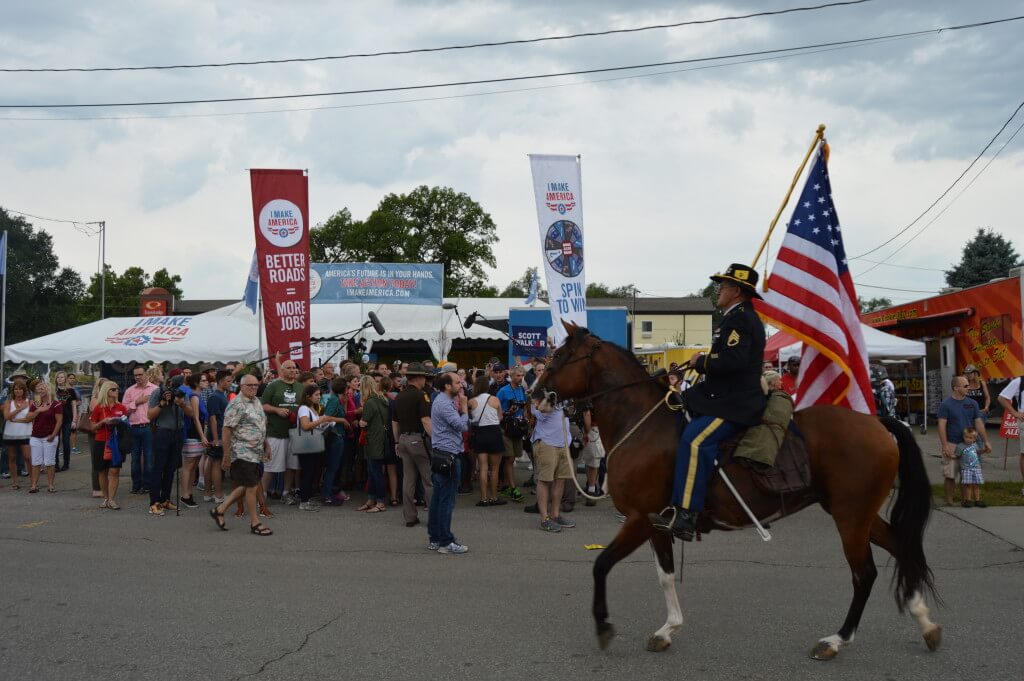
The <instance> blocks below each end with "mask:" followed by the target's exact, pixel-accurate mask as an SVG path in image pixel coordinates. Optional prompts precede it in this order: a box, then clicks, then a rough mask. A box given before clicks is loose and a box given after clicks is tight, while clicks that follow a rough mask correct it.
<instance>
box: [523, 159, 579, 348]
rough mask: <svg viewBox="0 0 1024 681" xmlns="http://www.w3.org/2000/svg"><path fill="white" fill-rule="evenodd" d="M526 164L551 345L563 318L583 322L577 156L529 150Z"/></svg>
mask: <svg viewBox="0 0 1024 681" xmlns="http://www.w3.org/2000/svg"><path fill="white" fill-rule="evenodd" d="M530 169H531V171H532V172H533V192H534V195H535V197H536V200H537V223H538V224H539V226H540V247H541V255H542V257H543V259H544V271H545V274H546V279H547V285H548V301H549V303H550V305H551V327H552V328H551V331H552V339H553V340H554V347H557V346H559V345H561V344H562V342H563V341H564V340H565V338H566V335H567V334H566V331H565V327H564V326H562V322H563V321H566V322H574V323H575V324H577V325H579V326H586V325H587V281H586V273H585V271H584V266H583V265H584V259H583V196H582V177H581V172H580V159H579V157H578V156H551V155H546V154H530Z"/></svg>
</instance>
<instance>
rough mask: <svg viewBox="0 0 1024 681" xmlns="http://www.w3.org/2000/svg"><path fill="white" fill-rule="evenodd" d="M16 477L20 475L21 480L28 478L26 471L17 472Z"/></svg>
mask: <svg viewBox="0 0 1024 681" xmlns="http://www.w3.org/2000/svg"><path fill="white" fill-rule="evenodd" d="M18 475H20V476H21V477H23V478H27V477H28V471H18Z"/></svg>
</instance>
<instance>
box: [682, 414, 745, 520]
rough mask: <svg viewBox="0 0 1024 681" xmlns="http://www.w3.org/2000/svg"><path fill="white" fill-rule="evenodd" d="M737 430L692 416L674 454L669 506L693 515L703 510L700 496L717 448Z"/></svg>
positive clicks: (715, 420)
mask: <svg viewBox="0 0 1024 681" xmlns="http://www.w3.org/2000/svg"><path fill="white" fill-rule="evenodd" d="M741 428H742V426H740V425H739V424H736V423H733V422H732V421H726V420H724V419H720V418H716V417H714V416H695V417H694V418H693V420H692V421H690V422H689V423H688V424H687V425H686V428H685V429H684V430H683V436H682V437H681V438H680V439H679V450H678V451H677V452H676V477H675V486H674V487H673V488H672V503H673V504H675V505H676V506H681V507H683V508H685V509H688V510H690V511H695V512H700V511H703V510H704V494H705V492H707V487H708V478H710V477H711V473H712V472H713V471H714V468H715V459H716V458H718V445H719V443H721V442H722V441H723V440H725V439H727V438H730V437H732V436H733V435H735V434H736V433H738V432H739V431H740V429H741Z"/></svg>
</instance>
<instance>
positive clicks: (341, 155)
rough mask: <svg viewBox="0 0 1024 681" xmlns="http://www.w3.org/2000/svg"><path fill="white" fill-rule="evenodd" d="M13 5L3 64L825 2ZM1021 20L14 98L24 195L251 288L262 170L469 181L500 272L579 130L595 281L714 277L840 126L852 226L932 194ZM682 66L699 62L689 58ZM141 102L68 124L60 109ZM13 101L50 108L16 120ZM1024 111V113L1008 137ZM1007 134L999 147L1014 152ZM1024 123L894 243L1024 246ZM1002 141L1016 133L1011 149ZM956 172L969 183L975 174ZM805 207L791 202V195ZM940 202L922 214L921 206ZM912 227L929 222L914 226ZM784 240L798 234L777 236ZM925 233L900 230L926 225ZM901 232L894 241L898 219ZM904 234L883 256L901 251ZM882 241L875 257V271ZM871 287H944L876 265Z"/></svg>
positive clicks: (263, 52) (30, 82) (310, 69)
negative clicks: (346, 93)
mask: <svg viewBox="0 0 1024 681" xmlns="http://www.w3.org/2000/svg"><path fill="white" fill-rule="evenodd" d="M326 4H327V3H321V2H289V3H280V2H245V3H223V2H222V3H214V2H201V1H198V0H181V1H178V2H163V3H124V2H113V1H102V0H97V1H94V2H90V3H79V2H70V1H68V2H40V3H35V4H31V5H30V4H29V3H5V6H4V7H3V9H0V66H3V67H6V68H12V67H40V66H111V65H140V64H168V63H190V62H204V61H230V60H253V59H267V58H271V59H272V58H284V57H294V56H312V55H322V54H340V53H348V52H357V51H376V50H386V49H403V48H410V47H430V46H438V45H446V44H455V43H463V42H477V41H491V40H503V39H514V38H526V37H534V36H539V35H546V34H563V33H572V32H579V31H593V30H603V29H607V28H623V27H631V26H639V25H644V24H651V23H664V22H676V21H683V20H686V19H691V18H707V17H714V16H724V15H730V14H742V13H747V12H752V11H762V10H764V9H769V8H771V9H777V8H784V7H793V6H799V5H803V4H814V3H811V2H810V1H809V0H772V1H771V2H727V1H723V2H708V3H685V4H683V3H678V2H646V3H643V7H642V8H641V9H637V8H636V7H635V6H636V4H637V3H632V2H610V1H609V2H562V3H557V4H552V3H550V2H522V1H520V2H509V3H481V2H460V3H446V2H373V3H355V2H350V3H337V5H338V6H337V7H329V6H325V5H326ZM1021 14H1024V2H1022V1H1009V0H1005V1H997V0H993V1H986V2H975V3H964V2H957V1H954V0H944V1H935V2H924V1H913V0H875V1H874V2H870V3H866V4H863V5H859V6H853V7H843V8H834V9H828V10H822V11H818V12H812V13H801V14H790V15H785V16H778V17H768V18H757V19H750V20H745V21H737V22H728V23H721V24H714V25H707V26H697V27H683V28H676V29H670V30H658V31H649V32H644V33H639V34H631V35H617V36H609V37H595V38H585V39H578V40H572V41H561V42H554V43H543V44H538V45H526V46H508V47H501V48H493V49H479V50H466V51H456V52H446V53H438V54H429V55H411V56H393V57H381V58H374V59H354V60H347V61H331V62H316V63H310V64H286V65H273V66H251V67H235V68H223V69H203V70H179V71H158V72H154V71H143V72H128V73H86V74H82V73H68V74H0V85H2V90H0V91H2V95H0V102H2V103H4V104H8V103H53V102H97V101H133V100H151V99H157V100H159V99H177V98H210V97H221V96H252V95H267V94H282V93H298V92H315V91H324V90H345V89H358V88H373V87H390V86H397V85H411V84H421V83H431V82H444V81H457V80H467V79H482V78H493V77H502V76H516V75H524V74H533V73H549V72H558V71H569V70H576V69H588V68H601V67H607V66H615V65H625V64H636V63H647V62H659V61H668V60H678V59H687V58H695V57H703V56H711V55H721V54H729V53H735V52H751V51H757V50H766V49H775V48H779V47H789V46H795V45H804V44H813V43H823V42H829V41H835V40H846V39H851V38H861V37H867V36H874V35H882V34H890V33H897V32H904V31H915V30H921V29H928V28H934V27H939V26H948V25H953V24H963V23H970V22H975V21H983V20H989V19H998V18H1004V17H1010V16H1015V15H1021ZM1022 29H1024V22H1015V23H1007V24H1001V25H998V26H991V27H987V28H978V29H973V30H969V31H955V32H945V33H942V34H940V35H928V36H924V37H917V38H912V39H908V40H899V41H893V42H888V43H884V44H875V45H870V46H866V47H856V48H851V49H841V50H834V51H828V52H822V53H819V54H813V55H805V56H799V57H792V58H784V59H774V60H769V61H761V62H757V63H750V64H744V65H736V66H728V67H721V68H709V69H703V70H690V71H684V72H680V73H675V74H668V75H659V76H653V77H643V78H630V79H619V80H611V81H608V82H591V83H584V84H574V85H569V86H566V87H554V88H546V89H532V90H529V91H523V92H510V93H504V94H494V95H491V96H481V97H462V98H456V99H444V100H439V101H422V102H415V103H403V104H390V105H379V106H364V107H362V108H335V109H328V110H319V111H291V112H288V113H263V114H256V115H245V116H217V117H187V118H157V119H145V118H139V117H144V116H156V115H161V116H168V115H175V116H181V115H187V114H221V113H227V112H240V111H265V110H268V109H283V108H291V109H295V108H307V107H323V106H338V105H352V104H368V103H378V102H385V101H394V100H401V99H412V98H421V97H440V96H447V95H454V94H471V93H480V92H486V91H492V90H499V89H513V88H516V89H518V88H537V87H540V86H549V85H556V84H557V85H564V84H568V83H581V82H582V81H586V80H594V79H598V78H609V77H613V78H620V77H621V76H623V75H626V74H606V75H603V76H587V77H573V78H562V79H558V80H555V81H530V82H525V83H516V84H506V85H490V86H478V87H471V88H462V89H457V90H429V91H421V92H412V93H390V94H374V95H365V96H360V97H334V98H325V99H308V100H292V101H285V102H251V103H234V104H217V105H199V106H167V107H154V108H144V109H113V108H111V109H71V110H60V111H40V110H27V109H20V110H2V111H0V118H2V119H7V120H0V137H2V139H3V145H2V153H0V206H3V207H5V208H10V209H15V210H20V211H27V212H30V213H36V214H39V215H45V216H54V217H73V218H80V219H96V220H98V219H103V220H106V222H107V225H108V228H109V232H108V234H109V238H108V245H107V259H108V262H109V263H110V264H111V265H112V266H113V267H114V268H115V269H116V270H118V271H120V270H123V269H124V268H125V267H128V266H130V265H140V266H142V267H144V268H146V269H147V270H148V271H150V272H152V271H154V270H156V269H158V268H160V267H167V268H168V269H170V270H171V271H172V272H178V273H181V274H182V275H183V277H184V281H183V288H184V291H185V295H186V297H188V298H208V297H224V298H233V297H239V296H240V295H241V291H242V286H243V284H244V279H245V276H246V274H247V272H248V266H249V259H250V257H251V253H252V248H253V226H252V212H251V204H250V196H249V182H248V177H247V173H246V169H247V168H251V167H286V168H287V167H291V168H306V169H308V170H309V178H310V203H311V205H310V212H311V219H312V221H313V222H314V223H316V222H320V221H322V220H324V219H326V218H327V217H328V216H330V215H331V214H332V213H334V212H335V211H337V210H339V209H340V208H342V207H346V206H347V207H348V208H350V209H351V211H352V213H353V215H354V216H356V217H365V216H366V215H367V214H368V213H369V212H370V211H371V210H372V209H373V208H374V207H375V206H376V204H377V202H378V201H379V200H380V198H381V197H382V196H383V195H384V194H386V193H387V192H405V191H408V190H410V189H412V188H413V187H415V186H417V185H420V184H431V185H433V184H440V185H447V186H451V187H454V188H455V189H457V190H459V191H465V192H467V193H468V194H470V195H471V196H472V197H473V198H475V199H476V200H477V201H479V202H480V203H481V204H482V205H483V206H484V208H485V209H486V210H487V211H489V212H490V213H491V215H492V216H493V218H494V220H495V222H496V223H497V225H498V233H499V236H500V238H501V242H500V243H499V244H498V246H497V248H496V253H497V257H498V267H497V269H496V271H495V272H494V274H493V282H494V283H495V284H497V285H499V286H503V285H504V284H505V283H507V282H508V281H509V280H510V279H512V278H515V277H517V276H519V275H520V274H521V273H522V271H523V270H524V269H525V268H526V267H527V266H534V265H539V264H540V252H539V240H538V236H537V225H536V217H535V212H534V206H533V197H532V187H531V181H530V170H529V165H528V162H527V159H526V154H528V153H531V152H537V153H568V154H581V155H582V159H583V203H584V207H585V231H586V243H587V275H588V279H589V280H590V281H602V282H605V283H609V284H624V283H629V282H634V283H636V285H637V286H638V287H639V288H640V290H641V291H644V292H647V293H652V294H659V295H679V294H686V293H689V292H692V291H694V290H697V289H699V288H700V287H702V286H703V285H704V283H705V282H706V281H707V275H708V274H710V273H711V272H713V271H715V270H718V269H721V268H724V267H725V266H727V265H728V264H729V263H730V262H733V261H736V262H745V261H749V260H750V259H751V258H752V256H753V254H754V252H755V250H756V248H757V245H758V243H759V241H760V239H761V237H762V236H763V234H764V231H765V228H766V227H767V224H768V221H769V220H770V218H771V216H772V214H773V212H774V211H775V209H776V208H777V206H778V203H779V201H780V200H781V198H782V195H783V194H784V192H785V189H786V187H787V184H788V181H789V179H790V177H791V176H792V173H793V171H794V169H795V167H796V164H797V163H798V162H799V160H800V158H801V157H802V155H803V152H804V151H805V149H806V146H807V144H808V143H809V141H810V138H811V136H812V135H813V133H814V130H815V127H816V126H817V124H818V123H822V122H823V123H826V124H827V125H828V137H829V141H830V144H831V147H832V156H831V162H830V167H831V172H832V180H833V188H834V192H835V200H836V204H837V208H838V210H839V213H840V215H841V216H842V220H843V226H844V229H843V233H844V236H845V238H846V247H847V251H848V252H849V253H851V254H857V253H861V252H862V251H865V250H867V249H869V248H873V247H874V246H876V245H878V244H879V243H881V242H882V241H884V240H885V239H887V238H888V237H890V236H892V235H893V234H894V233H895V232H896V231H897V230H898V229H900V228H901V227H903V226H904V225H906V224H907V223H908V222H909V221H910V220H912V219H913V218H914V217H916V216H917V214H918V213H920V212H921V211H922V210H923V209H924V208H925V207H926V206H927V205H928V204H929V203H931V202H932V201H933V200H934V199H935V197H937V196H938V194H939V193H940V192H941V191H942V190H943V189H945V187H946V186H947V185H948V184H949V183H950V182H951V181H952V180H953V179H954V178H955V177H956V176H957V175H958V174H959V173H960V172H961V171H962V170H963V168H964V167H965V166H966V164H967V163H968V162H969V161H970V160H971V159H972V158H973V157H974V156H975V154H977V152H978V151H979V150H980V149H981V148H982V146H984V144H985V143H986V142H987V141H988V139H989V138H990V137H991V136H992V135H993V134H994V133H995V131H996V130H997V129H998V128H999V126H1000V125H1002V123H1003V122H1004V121H1005V120H1006V118H1007V117H1008V116H1009V115H1010V114H1011V113H1012V112H1013V110H1014V108H1016V106H1017V105H1018V104H1019V103H1020V101H1021V99H1022V98H1024V41H1022V40H1021V39H1020V37H1021V35H1022V34H1024V32H1022ZM674 68H675V69H682V68H690V67H686V66H681V67H674ZM68 116H124V117H129V118H127V119H122V120H88V121H60V120H52V118H54V117H68ZM13 118H41V119H51V120H33V121H25V120H21V121H15V120H10V119H13ZM1022 122H1024V113H1022V114H1020V115H1019V117H1018V118H1017V119H1015V122H1014V124H1013V125H1012V126H1011V127H1010V128H1009V129H1008V131H1007V132H1006V133H1005V134H1004V137H1003V138H1001V140H1000V141H999V142H998V143H997V144H996V145H995V147H994V149H995V148H998V147H999V146H1001V144H1002V141H1003V140H1005V138H1006V137H1008V136H1009V134H1011V133H1012V132H1013V130H1015V129H1016V128H1017V126H1018V125H1020V123H1022ZM994 149H993V150H994ZM1022 150H1024V134H1022V135H1020V136H1018V138H1017V139H1015V140H1014V141H1013V142H1011V143H1010V145H1009V146H1008V147H1007V148H1006V150H1005V151H1004V152H1003V153H1002V155H1001V156H1000V157H999V158H998V159H997V160H996V161H995V162H994V163H993V164H992V166H991V167H990V168H988V170H987V171H986V172H985V174H984V175H982V176H981V178H980V179H978V181H977V182H976V183H975V184H974V185H973V186H972V187H971V188H970V190H969V191H967V192H966V193H965V194H964V195H963V196H962V197H961V198H959V199H958V200H957V201H956V202H955V203H954V204H953V206H952V207H951V208H950V209H949V210H948V211H947V212H946V213H945V214H944V215H942V216H941V217H940V218H939V219H938V220H937V221H936V222H935V223H934V224H933V225H932V226H931V227H930V228H928V230H927V231H926V232H925V233H924V234H923V235H922V236H921V237H920V238H918V239H917V240H915V241H914V242H913V244H912V245H911V246H910V247H908V248H906V249H905V250H903V251H902V252H900V253H899V254H898V255H897V256H896V257H895V258H894V259H893V261H892V262H893V263H894V264H898V265H901V266H913V267H927V268H941V267H946V266H948V265H949V264H951V263H953V262H955V261H956V260H957V259H958V250H959V248H960V246H961V245H962V244H963V242H964V241H965V240H966V239H967V238H968V237H969V236H970V234H971V233H972V232H973V231H974V229H975V228H976V227H980V226H984V227H992V228H993V229H996V230H997V231H1000V232H1002V233H1003V234H1004V235H1006V236H1008V237H1010V238H1012V239H1013V240H1014V241H1015V242H1016V244H1017V247H1018V250H1024V248H1022V246H1021V243H1020V236H1021V234H1022V230H1021V220H1020V217H1019V208H1018V202H1017V198H1018V196H1019V194H1020V188H1021V187H1022V186H1024V169H1022V163H1024V151H1022ZM990 153H991V152H990ZM955 194H956V192H954V195H955ZM787 213H788V211H787ZM922 224H924V223H922ZM36 225H37V226H38V227H41V228H43V229H46V230H47V231H49V232H50V233H52V234H53V235H54V238H55V242H56V245H57V251H58V255H59V256H60V258H61V261H62V263H64V264H66V265H70V266H72V267H74V268H76V269H78V270H79V271H80V272H82V273H83V275H85V276H88V274H89V273H90V272H92V271H95V269H96V246H97V244H96V240H95V239H94V238H93V239H89V238H87V237H85V236H83V235H81V234H80V233H78V232H76V231H75V230H73V229H72V228H71V227H70V226H63V225H56V224H51V223H44V222H37V223H36ZM911 233H912V232H911ZM780 238H781V233H780V234H779V237H778V238H776V239H774V240H773V241H774V243H775V244H776V245H777V244H778V242H779V241H780ZM901 242H902V240H899V241H897V242H896V244H899V243H901ZM894 245H895V244H894ZM890 251H891V248H887V249H883V250H882V251H880V252H879V253H876V254H874V255H873V256H870V257H871V258H872V259H875V258H877V257H878V256H883V257H884V256H885V255H887V254H888V253H889V252H890ZM866 267H868V265H866V264H860V265H857V266H855V267H854V272H855V273H858V272H860V271H862V270H864V269H866ZM942 282H943V278H942V274H941V273H940V272H933V271H926V270H920V269H907V268H906V267H889V266H882V267H878V268H877V269H875V270H874V271H872V272H870V273H868V274H866V275H864V277H863V279H862V280H861V283H863V284H876V285H881V286H890V287H895V288H906V289H921V290H935V289H937V288H938V287H939V286H941V285H942ZM859 292H860V294H861V295H863V296H867V297H870V296H875V295H889V296H890V297H892V298H894V299H896V300H909V299H912V298H915V297H921V296H919V295H917V294H915V293H908V292H886V291H884V290H880V289H872V288H866V287H863V288H861V289H860V290H859Z"/></svg>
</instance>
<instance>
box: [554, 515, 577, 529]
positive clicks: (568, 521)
mask: <svg viewBox="0 0 1024 681" xmlns="http://www.w3.org/2000/svg"><path fill="white" fill-rule="evenodd" d="M552 520H554V521H555V522H556V523H558V524H559V525H560V526H561V527H565V528H571V527H576V521H575V520H573V519H572V518H566V517H565V516H564V515H560V516H558V517H557V518H552Z"/></svg>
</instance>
